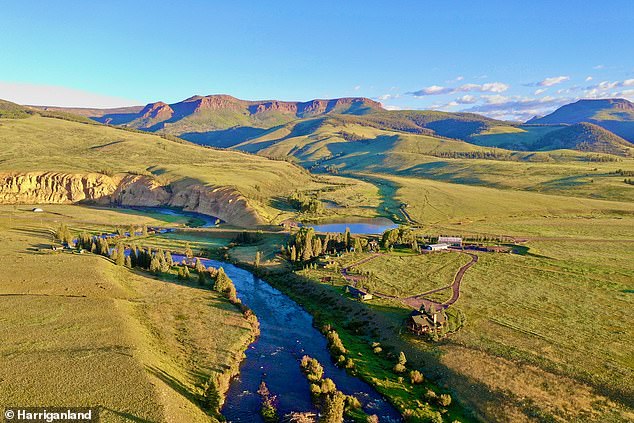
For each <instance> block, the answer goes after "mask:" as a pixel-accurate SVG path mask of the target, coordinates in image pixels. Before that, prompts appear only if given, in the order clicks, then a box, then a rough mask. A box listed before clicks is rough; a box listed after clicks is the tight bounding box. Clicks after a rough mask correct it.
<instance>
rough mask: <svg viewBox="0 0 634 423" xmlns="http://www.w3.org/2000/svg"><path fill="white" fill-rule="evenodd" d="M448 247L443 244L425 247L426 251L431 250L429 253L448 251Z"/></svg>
mask: <svg viewBox="0 0 634 423" xmlns="http://www.w3.org/2000/svg"><path fill="white" fill-rule="evenodd" d="M449 246H450V245H449V244H445V243H442V244H430V245H428V246H427V249H428V250H431V251H441V250H448V249H449Z"/></svg>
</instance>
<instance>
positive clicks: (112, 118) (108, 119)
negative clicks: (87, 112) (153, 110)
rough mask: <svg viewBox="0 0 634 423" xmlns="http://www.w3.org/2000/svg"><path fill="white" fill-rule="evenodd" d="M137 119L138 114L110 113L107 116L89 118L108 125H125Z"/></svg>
mask: <svg viewBox="0 0 634 423" xmlns="http://www.w3.org/2000/svg"><path fill="white" fill-rule="evenodd" d="M138 117H139V114H138V113H111V114H108V115H103V116H98V117H91V119H92V120H94V121H97V122H99V123H105V124H108V125H125V124H126V123H130V122H132V121H133V120H134V119H136V118H138Z"/></svg>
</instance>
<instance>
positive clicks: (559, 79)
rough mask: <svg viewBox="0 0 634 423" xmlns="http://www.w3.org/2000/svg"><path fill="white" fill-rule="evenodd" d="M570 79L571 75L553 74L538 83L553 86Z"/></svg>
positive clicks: (542, 85) (541, 85)
mask: <svg viewBox="0 0 634 423" xmlns="http://www.w3.org/2000/svg"><path fill="white" fill-rule="evenodd" d="M569 79H570V77H569V76H553V77H550V78H544V79H543V80H542V81H539V82H538V83H537V85H538V86H540V87H552V86H553V85H557V84H561V83H562V82H566V81H568V80H569Z"/></svg>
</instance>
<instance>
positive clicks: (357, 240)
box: [354, 238, 363, 253]
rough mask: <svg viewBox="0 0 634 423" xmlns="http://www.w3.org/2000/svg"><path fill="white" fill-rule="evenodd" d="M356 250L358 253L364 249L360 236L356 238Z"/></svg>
mask: <svg viewBox="0 0 634 423" xmlns="http://www.w3.org/2000/svg"><path fill="white" fill-rule="evenodd" d="M354 251H355V252H357V253H360V252H361V251H363V247H361V240H360V239H359V238H355V239H354Z"/></svg>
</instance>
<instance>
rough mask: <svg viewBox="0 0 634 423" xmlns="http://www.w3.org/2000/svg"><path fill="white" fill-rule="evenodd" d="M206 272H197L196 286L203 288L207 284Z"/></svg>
mask: <svg viewBox="0 0 634 423" xmlns="http://www.w3.org/2000/svg"><path fill="white" fill-rule="evenodd" d="M208 274H209V273H207V271H203V272H198V285H200V286H204V285H205V284H206V283H207V276H206V275H208Z"/></svg>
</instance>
